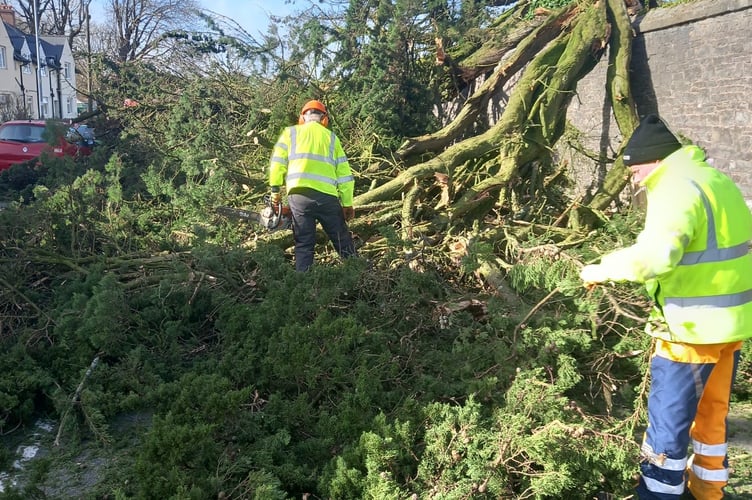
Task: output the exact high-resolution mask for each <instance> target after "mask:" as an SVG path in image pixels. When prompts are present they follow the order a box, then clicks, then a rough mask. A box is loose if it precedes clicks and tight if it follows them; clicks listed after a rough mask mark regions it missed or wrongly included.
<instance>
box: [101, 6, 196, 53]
mask: <svg viewBox="0 0 752 500" xmlns="http://www.w3.org/2000/svg"><path fill="white" fill-rule="evenodd" d="M197 13H198V7H197V5H196V3H195V2H194V1H193V0H109V4H108V14H109V18H108V20H109V22H110V23H112V26H111V28H112V32H113V34H112V36H113V37H115V43H114V46H115V47H116V53H115V54H113V55H114V57H115V59H117V60H118V61H121V62H124V61H135V60H142V59H149V58H154V57H159V56H160V55H163V54H164V53H165V52H166V51H167V50H168V47H166V46H165V44H164V43H163V41H164V38H163V36H162V35H164V34H165V33H167V32H169V31H171V30H177V29H190V27H192V26H193V25H194V24H195V23H196V22H197V21H198V15H197ZM168 45H169V44H168Z"/></svg>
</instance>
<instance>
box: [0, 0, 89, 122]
mask: <svg viewBox="0 0 752 500" xmlns="http://www.w3.org/2000/svg"><path fill="white" fill-rule="evenodd" d="M0 19H1V20H2V22H0V116H3V117H4V119H8V118H10V117H21V116H23V117H29V118H34V119H37V118H39V119H52V118H57V119H70V118H75V117H76V116H78V110H77V108H76V73H75V70H74V68H75V61H74V59H73V52H72V51H71V48H70V45H69V44H68V39H67V38H66V37H64V36H49V35H40V36H39V37H36V36H35V35H33V34H27V33H24V32H23V31H21V30H20V29H19V28H18V27H16V12H15V10H14V9H13V7H12V6H10V5H0ZM8 115H15V116H8Z"/></svg>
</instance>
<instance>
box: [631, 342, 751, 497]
mask: <svg viewBox="0 0 752 500" xmlns="http://www.w3.org/2000/svg"><path fill="white" fill-rule="evenodd" d="M659 342H660V341H659ZM685 346H686V348H687V349H686V350H687V351H688V353H689V354H688V359H692V358H693V357H694V358H695V359H696V358H697V357H699V356H697V354H696V353H692V352H690V351H692V349H693V348H696V349H697V350H698V351H700V350H701V351H702V356H703V358H705V359H707V358H708V357H710V358H712V359H713V362H702V363H692V362H682V361H680V360H672V359H667V358H665V357H663V356H661V353H660V352H659V351H658V350H657V351H656V353H655V355H654V356H653V358H652V360H651V365H650V370H651V377H652V382H651V388H650V395H649V397H648V428H647V431H646V433H645V438H644V441H643V445H642V456H643V462H642V463H641V464H640V469H641V476H640V484H639V486H638V487H637V494H638V497H639V498H640V499H641V500H647V499H660V500H678V499H679V498H680V497H681V495H682V493H683V492H684V489H685V479H688V481H687V485H688V487H689V489H690V491H691V493H692V495H693V496H694V497H695V498H698V499H703V500H715V499H720V498H723V488H724V487H725V486H726V483H727V482H728V464H727V461H726V449H727V445H726V416H727V414H728V406H729V399H730V397H731V386H732V384H733V379H734V376H735V372H736V365H737V363H738V359H739V350H740V348H741V343H740V342H732V343H729V344H712V345H701V346H700V345H695V346H692V345H690V344H686V345H685ZM677 352H681V349H677ZM692 354H694V356H692ZM711 354H712V355H711ZM709 355H710V356H709ZM690 440H691V442H692V450H693V453H694V455H692V457H691V458H688V456H687V452H688V448H689V444H690ZM684 464H686V466H687V467H686V468H685V467H684Z"/></svg>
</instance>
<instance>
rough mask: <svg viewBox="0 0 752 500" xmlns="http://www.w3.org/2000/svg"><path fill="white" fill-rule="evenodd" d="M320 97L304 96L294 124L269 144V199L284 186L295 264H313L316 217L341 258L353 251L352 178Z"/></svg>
mask: <svg viewBox="0 0 752 500" xmlns="http://www.w3.org/2000/svg"><path fill="white" fill-rule="evenodd" d="M328 124H329V117H328V113H327V110H326V107H325V106H324V104H323V103H321V102H319V101H316V100H313V101H308V102H307V103H306V104H305V105H304V106H303V108H302V109H301V111H300V118H299V120H298V124H297V125H294V126H292V127H287V128H286V129H285V130H284V131H283V132H282V134H281V135H280V136H279V139H278V140H277V143H276V144H275V145H274V149H273V150H272V157H271V161H270V166H269V186H270V187H271V198H272V202H273V203H274V204H275V205H277V204H278V203H279V202H280V200H281V199H282V192H281V187H282V185H283V184H284V185H285V186H286V189H287V199H288V203H289V205H290V212H291V214H292V230H293V236H294V239H295V270H296V271H307V270H308V269H309V268H310V267H311V266H312V265H313V256H314V247H315V245H316V223H317V222H318V223H320V224H321V227H322V228H323V229H324V232H326V234H327V236H328V237H329V239H330V240H331V242H332V244H333V245H334V248H335V249H336V250H337V253H339V255H340V256H341V257H342V258H347V257H352V256H355V255H356V252H355V246H354V245H353V240H352V235H351V234H350V231H349V229H348V227H347V222H346V221H348V220H350V219H352V218H353V217H354V216H355V210H354V209H353V190H354V187H355V180H354V178H353V175H352V172H351V171H350V163H349V162H348V161H347V156H346V155H345V152H344V150H343V149H342V144H340V141H339V138H337V136H336V135H335V134H334V132H332V131H331V130H329V129H328V128H327V125H328Z"/></svg>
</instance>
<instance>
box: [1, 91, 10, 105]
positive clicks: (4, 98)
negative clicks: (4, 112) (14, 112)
mask: <svg viewBox="0 0 752 500" xmlns="http://www.w3.org/2000/svg"><path fill="white" fill-rule="evenodd" d="M6 104H10V94H0V106H5V105H6Z"/></svg>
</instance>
